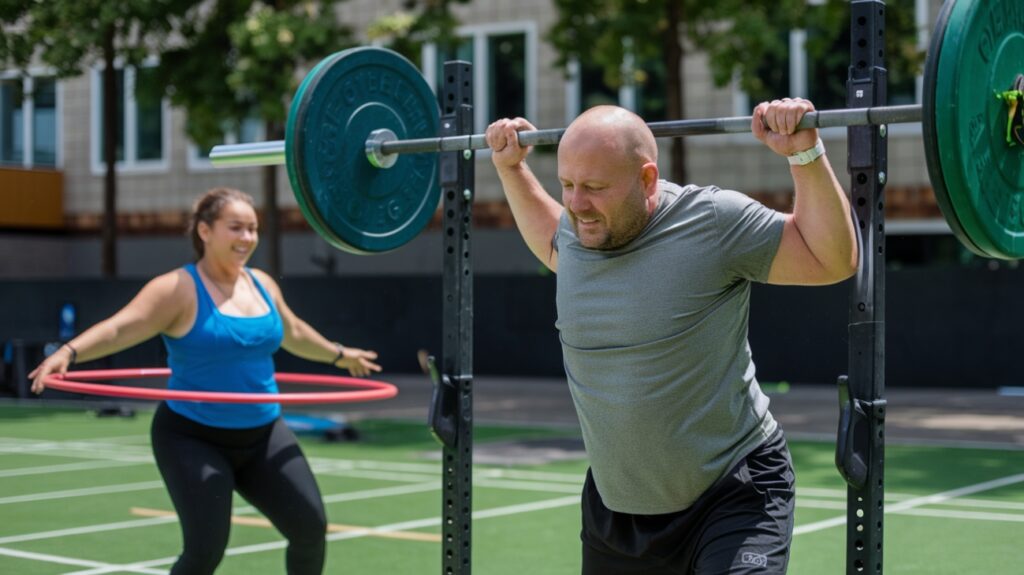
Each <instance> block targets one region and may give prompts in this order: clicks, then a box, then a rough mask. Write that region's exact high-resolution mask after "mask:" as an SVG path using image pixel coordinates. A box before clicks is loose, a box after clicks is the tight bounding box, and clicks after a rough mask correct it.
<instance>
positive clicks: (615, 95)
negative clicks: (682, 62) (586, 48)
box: [566, 57, 666, 122]
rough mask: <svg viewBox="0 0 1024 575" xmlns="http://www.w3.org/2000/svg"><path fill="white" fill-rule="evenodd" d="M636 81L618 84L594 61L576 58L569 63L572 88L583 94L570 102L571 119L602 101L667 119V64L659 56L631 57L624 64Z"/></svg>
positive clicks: (651, 119)
mask: <svg viewBox="0 0 1024 575" xmlns="http://www.w3.org/2000/svg"><path fill="white" fill-rule="evenodd" d="M622 69H623V72H625V73H627V74H629V79H631V80H632V82H629V83H624V84H623V85H622V86H619V87H616V86H613V85H612V83H610V82H608V81H607V79H606V78H605V74H604V70H603V69H602V68H601V67H600V66H598V65H597V64H595V63H593V62H575V63H573V64H570V66H569V77H570V86H569V87H568V90H569V91H570V92H575V93H578V94H579V100H578V101H572V102H571V103H570V104H569V105H568V106H566V108H567V110H566V112H567V114H568V117H567V118H566V120H567V121H569V122H571V121H572V120H573V119H574V118H575V117H576V116H577V115H579V113H580V112H582V111H584V110H586V109H587V108H591V107H593V106H597V105H600V104H614V105H619V106H622V107H624V108H628V109H630V110H633V111H635V112H636V113H637V114H639V115H640V116H641V117H642V118H644V120H646V121H648V122H657V121H661V120H664V119H665V115H666V111H665V106H666V102H665V64H664V63H663V62H662V61H661V60H658V59H649V60H646V59H645V60H642V61H639V62H638V61H636V60H635V59H634V58H632V57H627V58H626V62H624V63H623V66H622Z"/></svg>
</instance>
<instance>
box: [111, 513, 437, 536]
mask: <svg viewBox="0 0 1024 575" xmlns="http://www.w3.org/2000/svg"><path fill="white" fill-rule="evenodd" d="M131 514H132V515H138V516H139V517H175V518H177V516H178V514H177V513H175V512H173V511H166V510H163V509H147V508H145V507H132V508H131ZM231 523H232V525H245V526H247V527H264V528H273V527H274V525H273V524H272V523H271V522H270V521H269V520H268V519H266V518H264V517H245V516H241V515H232V516H231ZM327 532H328V533H350V532H358V533H364V534H365V535H366V536H367V537H383V538H385V539H403V540H406V541H430V542H435V543H440V542H441V536H440V535H439V534H437V533H416V532H413V531H381V530H379V529H375V528H373V527H360V526H358V525H344V524H340V523H328V524H327Z"/></svg>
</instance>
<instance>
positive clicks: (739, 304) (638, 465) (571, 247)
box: [555, 181, 784, 514]
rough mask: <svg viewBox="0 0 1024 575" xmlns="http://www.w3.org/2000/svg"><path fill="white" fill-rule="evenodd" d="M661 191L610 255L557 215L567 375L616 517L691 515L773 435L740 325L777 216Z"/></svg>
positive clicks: (776, 230)
mask: <svg viewBox="0 0 1024 575" xmlns="http://www.w3.org/2000/svg"><path fill="white" fill-rule="evenodd" d="M659 187H660V195H661V198H660V201H659V205H658V207H657V209H656V210H655V213H654V214H653V216H652V217H651V220H650V221H649V222H648V224H647V226H646V227H645V228H644V230H643V232H642V233H641V234H640V236H639V237H637V238H636V239H634V240H633V241H632V242H630V243H629V244H627V245H626V246H624V247H622V248H619V249H617V250H608V251H601V250H591V249H587V248H584V247H583V246H581V245H580V243H579V240H578V239H577V237H576V235H575V232H574V231H573V229H572V226H571V225H570V224H569V221H568V218H567V217H566V216H565V215H564V214H563V216H562V221H561V223H560V225H559V230H558V232H557V234H556V237H555V245H556V248H557V249H558V274H557V281H558V291H557V297H556V300H557V307H558V320H557V322H556V324H555V325H556V327H557V328H558V331H559V337H560V339H561V342H562V354H563V361H564V363H565V372H566V375H567V377H568V380H569V387H570V389H571V391H572V396H573V401H574V402H575V404H576V410H577V412H578V414H579V419H580V424H581V426H582V430H583V439H584V442H585V444H586V448H587V453H588V455H589V457H590V465H591V470H592V472H593V476H594V482H595V483H596V485H597V489H598V492H599V493H600V494H601V499H602V500H603V501H604V504H605V505H606V506H607V507H608V508H609V509H611V510H613V511H619V512H623V513H634V514H660V513H671V512H675V511H680V510H682V509H685V508H687V507H689V506H690V505H691V504H693V502H694V501H695V500H696V499H697V498H698V497H699V496H700V495H701V493H703V492H704V491H705V490H706V489H707V488H708V487H709V486H710V485H711V484H712V483H714V482H715V480H717V479H718V478H719V477H721V476H722V475H724V474H725V473H726V472H727V471H729V469H731V468H732V467H733V466H734V465H735V464H736V463H738V462H739V461H740V460H741V459H742V458H743V457H744V456H745V455H746V454H747V453H749V452H750V451H752V450H753V449H754V448H755V447H757V446H758V445H760V444H761V443H762V442H763V441H764V440H765V439H766V438H767V437H768V436H769V435H770V434H771V433H773V432H774V431H775V429H776V427H777V424H776V422H775V420H774V419H773V418H772V416H771V414H770V413H769V412H768V398H767V397H766V396H765V395H764V394H763V393H762V392H761V388H760V386H759V385H758V383H757V379H756V378H755V377H754V363H753V361H752V359H751V352H750V346H749V344H748V342H747V322H748V319H749V315H748V312H749V304H750V282H751V281H760V282H763V281H765V280H766V279H767V277H768V271H769V269H770V267H771V262H772V259H773V258H774V257H775V253H776V251H777V250H778V247H779V242H780V240H781V238H782V227H783V222H784V216H783V215H782V214H780V213H778V212H776V211H774V210H770V209H768V208H766V207H765V206H763V205H762V204H760V203H758V202H756V201H754V200H752V199H750V198H749V197H747V196H745V195H743V194H741V193H739V192H734V191H728V190H721V189H718V188H714V187H704V188H701V187H697V186H687V187H685V188H683V187H680V186H677V185H675V184H672V183H669V182H665V181H662V182H660V183H659Z"/></svg>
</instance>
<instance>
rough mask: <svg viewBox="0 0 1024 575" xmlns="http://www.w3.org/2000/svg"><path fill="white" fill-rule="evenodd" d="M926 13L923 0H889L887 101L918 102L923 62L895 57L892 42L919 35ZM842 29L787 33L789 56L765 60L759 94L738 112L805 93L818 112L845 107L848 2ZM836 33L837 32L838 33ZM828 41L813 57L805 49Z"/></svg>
mask: <svg viewBox="0 0 1024 575" xmlns="http://www.w3.org/2000/svg"><path fill="white" fill-rule="evenodd" d="M924 11H926V6H923V3H922V2H921V0H890V1H889V2H887V8H886V29H885V34H886V43H887V45H888V46H889V47H890V49H887V51H886V52H887V57H886V61H885V64H886V66H887V72H888V74H887V93H888V94H887V95H888V102H887V104H886V105H899V104H913V103H915V102H916V101H917V84H918V81H917V78H916V76H915V72H913V71H912V70H914V69H916V66H917V65H918V64H919V62H911V61H907V60H901V61H896V60H894V59H893V58H892V56H890V55H891V54H895V51H894V50H892V49H891V46H893V45H894V44H895V41H896V40H902V39H904V38H906V37H908V36H911V37H913V38H915V39H916V38H917V36H918V30H917V27H918V25H919V22H918V20H919V19H920V18H921V17H922V16H923V14H922V12H924ZM846 14H847V17H846V18H844V19H842V20H840V21H841V22H843V23H844V26H843V27H842V29H841V30H838V31H833V33H832V34H829V33H828V32H827V31H825V30H821V29H808V30H793V31H791V32H790V33H789V34H788V45H789V51H790V53H789V55H788V56H787V55H777V56H771V57H768V58H765V61H764V62H762V64H761V68H760V69H761V70H762V73H760V74H759V75H758V77H759V78H761V79H762V80H763V82H764V87H763V90H762V91H761V92H759V93H752V94H748V101H745V102H740V103H739V109H737V110H736V113H737V114H738V115H746V114H749V113H750V109H749V108H750V106H751V103H752V102H759V101H762V100H768V99H773V98H780V97H784V96H791V95H793V96H803V97H806V98H809V99H810V100H811V101H812V102H814V106H815V107H816V108H818V109H820V110H827V109H836V108H846V107H847V105H846V80H847V77H848V75H849V66H850V27H849V6H848V5H847V8H846ZM835 32H838V34H836V33H835ZM828 38H832V40H830V41H829V42H830V44H829V45H830V46H831V47H830V48H829V49H826V50H824V51H823V55H822V56H820V57H818V58H812V57H811V56H810V54H808V52H807V50H806V48H805V47H806V45H807V44H808V43H814V42H822V41H828V40H827V39H828Z"/></svg>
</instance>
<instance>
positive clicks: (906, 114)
mask: <svg viewBox="0 0 1024 575" xmlns="http://www.w3.org/2000/svg"><path fill="white" fill-rule="evenodd" d="M922 117H923V114H922V109H921V106H917V105H909V106H878V107H873V108H847V109H841V110H818V111H814V112H808V113H807V114H804V117H803V118H802V119H801V120H800V123H799V124H798V125H797V128H798V129H801V130H806V129H811V128H837V127H849V126H877V125H883V124H909V123H915V122H921V119H922ZM751 120H752V116H735V117H727V118H711V119H706V120H671V121H666V122H651V123H649V124H647V126H648V127H649V128H650V129H651V132H652V133H653V134H654V136H655V137H656V138H677V137H683V136H706V135H713V134H739V133H745V132H750V123H751ZM564 133H565V128H557V129H549V130H529V131H522V132H519V145H521V146H550V145H555V144H558V142H559V141H560V140H561V139H562V134H564ZM389 134H390V132H388V133H384V132H383V131H381V130H375V131H374V132H372V133H371V135H370V137H369V138H368V139H367V140H366V143H365V147H366V154H367V157H368V159H369V161H370V163H371V164H373V165H374V166H376V167H379V168H387V167H390V166H391V165H393V164H394V159H395V156H396V155H397V154H415V153H428V152H457V151H462V150H483V149H486V148H487V147H488V146H487V140H486V138H485V136H484V134H471V135H465V136H446V137H442V138H417V139H409V140H397V139H392V138H393V137H394V135H393V134H390V135H389ZM210 162H212V163H213V165H214V166H217V167H238V166H266V165H274V164H284V163H285V152H284V141H281V140H278V141H272V142H258V143H253V144H228V145H220V146H215V147H214V148H213V150H212V151H211V152H210Z"/></svg>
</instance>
